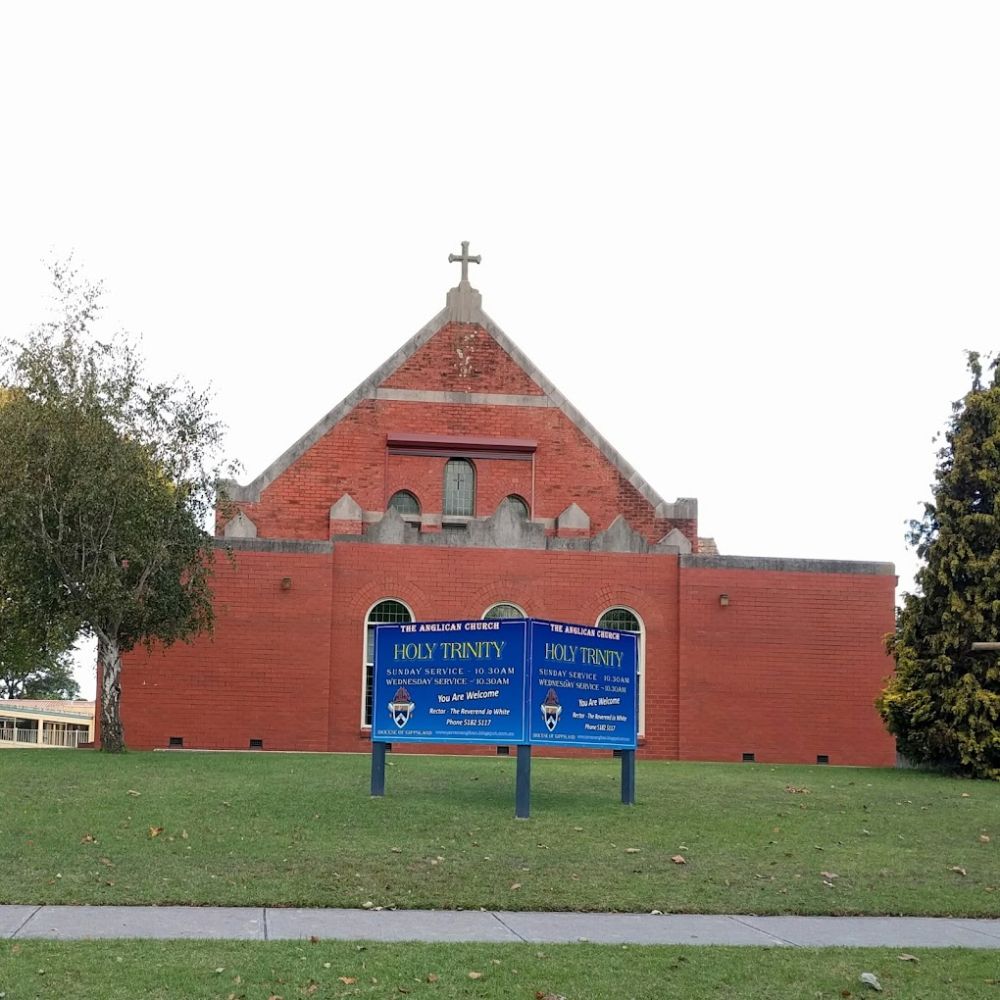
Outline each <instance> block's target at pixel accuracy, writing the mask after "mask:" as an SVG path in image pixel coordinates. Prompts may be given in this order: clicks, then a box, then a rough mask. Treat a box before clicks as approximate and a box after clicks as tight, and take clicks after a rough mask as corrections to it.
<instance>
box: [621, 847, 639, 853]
mask: <svg viewBox="0 0 1000 1000" xmlns="http://www.w3.org/2000/svg"><path fill="white" fill-rule="evenodd" d="M641 850H642V848H639V847H626V848H625V853H626V854H638V853H639V852H640V851H641Z"/></svg>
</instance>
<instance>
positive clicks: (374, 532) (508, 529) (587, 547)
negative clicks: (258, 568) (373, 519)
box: [333, 504, 686, 556]
mask: <svg viewBox="0 0 1000 1000" xmlns="http://www.w3.org/2000/svg"><path fill="white" fill-rule="evenodd" d="M333 541H334V542H338V543H339V542H353V543H358V542H360V543H362V544H366V545H422V546H430V547H436V548H468V549H536V550H543V551H544V550H546V549H548V550H550V551H561V552H613V553H634V554H637V555H668V556H676V555H680V554H681V552H682V551H683V550H682V549H681V547H679V546H677V545H671V544H669V542H668V541H661V542H658V543H657V544H655V545H651V544H650V543H649V542H647V541H646V539H645V538H643V537H642V535H640V534H639V533H638V532H637V531H635V530H634V529H633V528H632V526H631V525H630V524H629V523H628V521H627V520H626V519H625V516H624V515H622V514H619V515H618V517H616V518H615V519H614V521H612V523H611V524H610V526H609V527H608V528H607V529H605V530H604V531H602V532H600V533H599V534H597V535H594V537H593V538H559V537H556V536H551V535H546V533H545V525H544V524H540V523H539V522H538V521H530V520H527V519H525V518H523V517H518V516H517V514H515V513H514V509H513V508H512V507H510V506H509V505H508V504H501V505H500V506H499V507H498V508H497V510H496V511H495V512H494V513H493V514H492V515H491V516H490V517H487V518H472V519H470V520H469V521H468V523H467V524H466V525H465V528H464V530H457V531H434V532H421V531H419V530H418V529H417V526H416V525H414V524H407V523H406V522H404V521H403V519H402V518H401V517H400V515H399V512H398V511H396V510H392V509H390V510H387V511H386V512H385V514H384V515H383V517H382V518H381V520H380V521H379V522H378V523H377V524H374V525H372V526H371V527H370V528H369V529H368V531H367V532H366V533H365V534H364V535H343V534H336V535H334V536H333ZM685 541H686V539H685Z"/></svg>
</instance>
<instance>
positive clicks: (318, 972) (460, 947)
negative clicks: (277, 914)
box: [0, 941, 1000, 1000]
mask: <svg viewBox="0 0 1000 1000" xmlns="http://www.w3.org/2000/svg"><path fill="white" fill-rule="evenodd" d="M900 954H905V953H901V952H900V951H899V950H898V949H897V950H889V949H882V948H879V949H862V948H829V949H798V948H794V949H793V948H709V947H686V948H679V947H628V948H622V947H614V946H610V945H592V944H574V945H552V946H547V947H544V948H539V947H537V946H534V945H472V944H451V945H430V944H375V943H369V944H367V945H366V944H353V943H343V942H341V943H332V942H321V943H319V944H316V945H310V944H305V943H302V944H296V943H293V942H274V943H270V944H252V943H249V942H232V941H194V942H191V941H169V942H155V941H108V942H74V943H66V942H53V941H22V942H19V943H16V944H13V945H12V944H11V943H10V942H3V943H0V992H3V993H5V994H6V998H7V1000H22V998H28V997H32V998H52V1000H152V998H156V1000H177V998H178V997H183V998H185V1000H202V998H205V1000H207V998H212V1000H274V998H276V997H280V998H281V1000H298V998H300V997H313V998H314V1000H324V998H328V997H384V998H391V997H395V998H397V1000H398V998H401V997H404V996H407V997H412V998H414V1000H420V998H423V1000H445V998H455V997H468V998H501V997H502V998H505V1000H508V998H523V1000H537V998H538V997H545V996H546V995H548V996H564V997H566V998H568V1000H608V998H614V1000H629V998H637V1000H638V998H641V1000H647V998H649V1000H653V998H656V1000H660V998H664V997H684V998H685V1000H702V998H712V997H715V998H719V1000H733V998H740V1000H763V998H775V1000H777V998H780V1000H789V998H802V997H824V998H827V997H828V998H831V1000H839V998H841V997H857V998H862V997H865V996H872V997H874V996H876V995H877V996H880V997H885V998H887V1000H892V998H905V1000H949V998H955V1000H958V998H962V1000H981V998H987V997H988V998H995V997H996V996H997V994H998V990H1000V985H998V983H1000V969H998V968H997V958H996V953H995V952H989V951H963V950H961V949H955V948H952V949H937V950H930V949H922V950H919V951H916V952H913V953H911V954H912V955H913V956H914V957H915V958H916V959H917V961H912V960H907V961H901V960H900V958H899V956H900ZM862 972H872V973H874V974H875V975H876V976H877V977H878V978H879V980H880V982H881V985H882V986H883V992H882V993H880V994H875V993H874V992H872V991H871V990H870V989H869V988H868V987H867V986H865V985H863V984H862V983H861V982H860V980H859V976H860V974H861V973H862ZM470 973H477V974H478V975H477V977H476V978H470Z"/></svg>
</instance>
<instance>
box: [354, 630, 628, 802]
mask: <svg viewBox="0 0 1000 1000" xmlns="http://www.w3.org/2000/svg"><path fill="white" fill-rule="evenodd" d="M637 644H638V637H637V636H636V635H634V634H633V633H630V632H617V631H613V630H608V629H600V628H596V627H592V626H588V625H571V624H568V623H565V622H549V621H539V620H536V619H530V618H521V619H503V620H494V621H447V622H413V623H409V624H406V625H380V626H377V628H376V630H375V667H374V678H373V684H374V699H373V719H372V736H371V738H372V784H371V793H372V795H384V794H385V748H386V744H387V743H473V744H484V743H486V744H494V745H511V744H513V745H516V746H517V807H516V815H517V816H518V817H519V818H526V817H527V816H529V815H530V810H531V798H530V795H531V792H530V781H531V747H532V746H550V747H551V746H564V747H591V748H600V749H612V750H616V751H620V752H621V755H622V802H623V803H626V804H628V805H632V804H634V803H635V750H636V746H637V734H638V690H637V687H636V666H637V662H638V660H637V656H638V649H637Z"/></svg>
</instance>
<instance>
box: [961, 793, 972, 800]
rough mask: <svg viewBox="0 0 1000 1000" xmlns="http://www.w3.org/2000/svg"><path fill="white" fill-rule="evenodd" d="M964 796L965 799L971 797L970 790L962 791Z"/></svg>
mask: <svg viewBox="0 0 1000 1000" xmlns="http://www.w3.org/2000/svg"><path fill="white" fill-rule="evenodd" d="M962 798H963V799H971V798H972V796H971V795H970V794H969V793H968V792H962Z"/></svg>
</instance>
